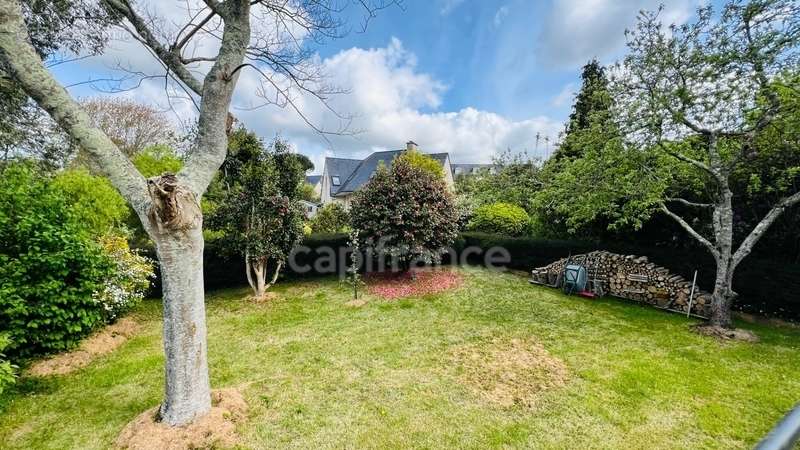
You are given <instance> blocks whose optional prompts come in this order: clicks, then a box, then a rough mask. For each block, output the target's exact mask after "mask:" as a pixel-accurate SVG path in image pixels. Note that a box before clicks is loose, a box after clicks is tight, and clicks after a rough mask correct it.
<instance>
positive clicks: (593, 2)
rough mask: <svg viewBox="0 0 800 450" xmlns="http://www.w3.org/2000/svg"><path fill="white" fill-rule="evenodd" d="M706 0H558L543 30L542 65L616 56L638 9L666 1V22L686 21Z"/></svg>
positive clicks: (569, 65) (567, 64) (539, 50)
mask: <svg viewBox="0 0 800 450" xmlns="http://www.w3.org/2000/svg"><path fill="white" fill-rule="evenodd" d="M703 2H704V0H627V1H619V0H555V2H554V4H553V6H552V8H551V9H550V12H549V14H548V17H547V19H546V20H545V26H544V28H543V30H542V33H541V38H540V42H539V44H538V48H537V55H538V56H539V59H540V62H541V63H543V64H548V65H552V66H555V67H559V68H568V69H571V68H577V67H580V66H581V65H582V64H585V63H586V62H587V61H588V60H590V59H592V58H599V59H600V60H606V59H608V58H613V57H616V56H618V55H619V54H620V52H621V51H622V49H623V47H624V45H625V35H624V32H625V29H626V28H630V27H632V26H633V25H634V24H635V22H636V16H637V14H638V13H639V11H641V10H643V9H646V10H655V9H657V8H658V6H659V5H660V4H662V3H663V4H664V12H663V13H662V18H663V21H664V22H665V23H667V24H669V23H678V24H681V23H684V22H686V21H687V20H689V18H691V17H692V15H693V13H694V10H695V9H696V7H697V6H699V5H700V4H702V3H703Z"/></svg>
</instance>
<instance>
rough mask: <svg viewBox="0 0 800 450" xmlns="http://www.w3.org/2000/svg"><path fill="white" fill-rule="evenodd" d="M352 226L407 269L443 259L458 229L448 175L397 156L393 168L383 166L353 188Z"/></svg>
mask: <svg viewBox="0 0 800 450" xmlns="http://www.w3.org/2000/svg"><path fill="white" fill-rule="evenodd" d="M350 217H351V222H352V225H353V229H355V230H357V231H358V235H359V239H360V241H361V243H362V244H363V247H365V248H366V247H375V248H377V249H379V250H380V251H382V252H384V255H386V256H388V257H390V258H392V259H393V260H394V261H396V262H398V263H399V264H398V265H399V266H400V268H402V269H408V268H409V267H410V265H412V264H417V263H419V262H424V263H431V262H438V261H440V260H441V256H442V252H443V249H445V248H446V247H448V246H449V245H451V244H452V243H453V241H454V240H455V238H456V236H457V234H458V215H457V212H456V209H455V200H454V198H453V195H452V193H451V192H450V191H449V190H448V188H447V185H446V184H445V181H444V180H443V179H441V178H438V177H437V176H435V175H434V174H432V173H431V172H429V171H428V170H426V169H423V168H419V167H416V166H413V165H412V164H411V163H409V162H408V161H406V160H404V159H401V158H397V160H395V161H394V163H393V164H392V168H391V170H388V169H386V167H383V166H381V167H379V168H378V170H377V171H376V172H375V175H374V176H373V177H372V179H371V180H370V181H369V182H368V183H367V184H366V185H365V186H364V187H363V188H361V189H359V190H358V192H356V193H355V195H354V198H353V201H352V203H351V207H350Z"/></svg>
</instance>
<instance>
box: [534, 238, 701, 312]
mask: <svg viewBox="0 0 800 450" xmlns="http://www.w3.org/2000/svg"><path fill="white" fill-rule="evenodd" d="M568 263H569V264H576V265H581V266H584V267H585V268H586V270H587V273H588V278H589V281H590V284H594V285H597V286H599V287H601V288H602V291H603V292H604V293H605V294H608V295H613V296H615V297H620V298H626V299H630V300H636V301H640V302H645V303H649V304H651V305H653V306H656V307H659V308H663V309H668V310H670V311H676V312H681V313H684V314H686V312H688V311H689V307H690V304H691V314H693V315H696V316H700V317H708V316H710V314H711V294H709V293H708V292H706V291H703V290H701V289H700V288H699V287H698V286H695V289H694V295H693V298H692V300H691V301H690V299H689V295H690V293H691V289H692V281H691V280H686V279H684V278H683V277H682V276H680V275H673V274H670V273H669V270H667V269H665V268H663V267H660V266H657V265H655V264H653V263H651V262H649V261H648V259H647V257H646V256H635V255H619V254H616V253H610V252H605V251H596V252H591V253H587V254H584V255H575V256H571V257H570V258H564V259H560V260H558V261H556V262H554V263H552V264H550V265H548V266H545V267H540V268H538V269H534V270H533V271H532V272H531V279H532V281H534V282H536V283H539V284H547V285H552V286H556V287H561V283H562V280H561V277H562V274H563V272H564V267H565V266H566V265H567V264H568Z"/></svg>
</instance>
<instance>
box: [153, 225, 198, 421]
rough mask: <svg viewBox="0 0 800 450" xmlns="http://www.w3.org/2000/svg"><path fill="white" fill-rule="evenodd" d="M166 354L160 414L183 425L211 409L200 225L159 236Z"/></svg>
mask: <svg viewBox="0 0 800 450" xmlns="http://www.w3.org/2000/svg"><path fill="white" fill-rule="evenodd" d="M156 247H157V251H158V259H159V261H160V263H161V279H162V283H163V307H164V354H165V355H166V369H165V374H166V377H165V380H166V383H165V388H164V401H163V403H162V404H161V409H160V416H161V420H163V421H164V422H166V423H168V424H170V425H183V424H186V423H189V422H191V421H193V420H194V419H195V418H197V417H200V416H202V415H203V414H205V413H207V412H208V411H209V410H210V409H211V388H210V385H209V381H208V360H207V346H206V315H205V304H204V300H205V297H204V293H203V233H202V230H201V229H200V228H194V229H191V230H187V231H186V232H179V233H170V234H167V235H164V236H160V237H159V238H158V240H157V241H156Z"/></svg>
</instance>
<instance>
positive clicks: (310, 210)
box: [306, 206, 314, 212]
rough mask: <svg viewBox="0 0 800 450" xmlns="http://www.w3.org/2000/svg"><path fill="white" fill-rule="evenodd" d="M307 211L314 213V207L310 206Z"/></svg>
mask: <svg viewBox="0 0 800 450" xmlns="http://www.w3.org/2000/svg"><path fill="white" fill-rule="evenodd" d="M306 211H308V212H314V207H313V206H309V207H307V208H306Z"/></svg>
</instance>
